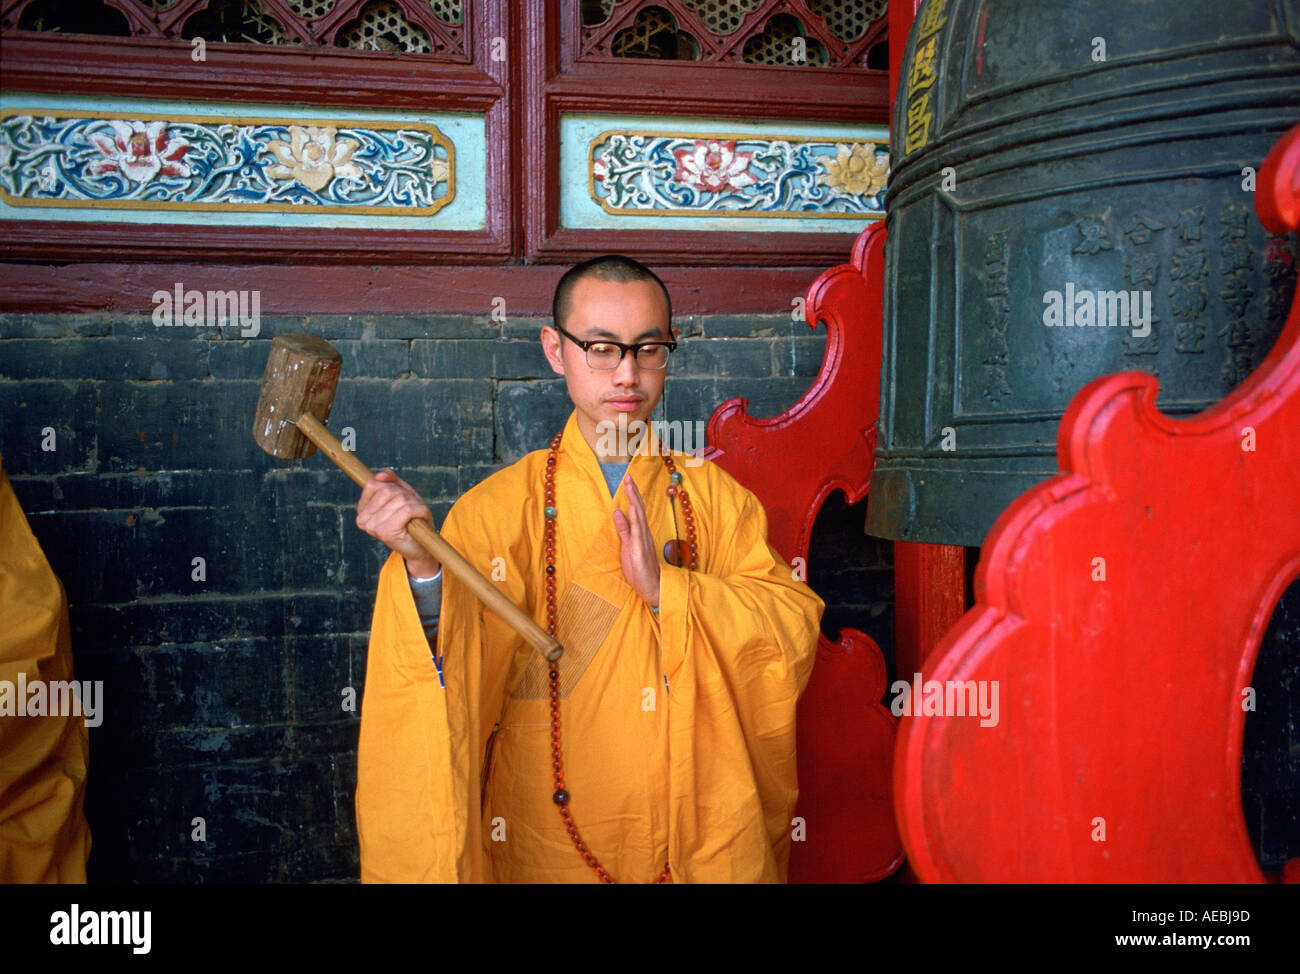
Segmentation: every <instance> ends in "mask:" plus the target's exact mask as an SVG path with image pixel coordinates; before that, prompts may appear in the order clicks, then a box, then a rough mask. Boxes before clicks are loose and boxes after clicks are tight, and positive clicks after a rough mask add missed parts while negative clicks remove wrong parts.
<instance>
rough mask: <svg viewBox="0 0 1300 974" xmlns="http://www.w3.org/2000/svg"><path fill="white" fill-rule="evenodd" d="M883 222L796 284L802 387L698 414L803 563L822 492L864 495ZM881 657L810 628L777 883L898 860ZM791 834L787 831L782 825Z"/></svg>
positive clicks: (843, 635) (773, 537)
mask: <svg viewBox="0 0 1300 974" xmlns="http://www.w3.org/2000/svg"><path fill="white" fill-rule="evenodd" d="M884 244H885V228H884V224H882V223H877V224H873V225H872V226H871V227H870V228H868V229H867V230H866V231H865V232H864V233H863V234H862V236H861V237H859V238H858V241H857V244H856V245H855V246H854V249H853V258H852V263H851V264H841V265H840V266H838V267H835V268H832V269H831V270H829V271H827V272H826V273H824V274H822V275H821V277H819V278H818V279H817V280H816V281H815V282H813V285H812V287H810V288H809V289H808V294H807V297H806V298H805V302H804V309H805V311H804V314H805V318H806V319H807V321H808V323H809V325H810V326H811V327H813V328H816V327H817V323H818V322H819V321H825V322H826V330H827V336H826V354H825V357H824V358H823V360H822V367H821V372H820V373H819V374H818V376H817V380H816V382H814V384H813V386H812V388H811V389H809V391H808V392H807V393H806V394H805V395H804V397H803V398H802V399H800V400H799V401H798V402H797V403H795V404H794V405H793V406H791V407H790V409H789V410H787V411H786V412H784V413H782V414H781V415H779V416H774V417H772V418H770V419H755V418H753V417H751V416H749V415H748V414H747V412H746V410H747V408H748V405H749V403H748V400H745V399H731V400H728V401H727V402H725V403H723V404H722V405H721V406H719V407H718V409H717V410H716V411H715V412H714V414H713V416H712V417H711V418H710V419H709V424H708V430H707V441H708V444H709V446H708V448H707V449H706V450H705V452H704V455H705V456H706V457H708V458H709V459H711V460H713V461H715V462H716V463H718V464H719V465H720V466H722V467H723V468H724V469H725V470H727V472H729V473H730V474H731V475H732V476H734V477H735V478H736V479H737V480H739V481H740V482H741V483H742V484H744V485H745V486H746V487H748V488H749V489H750V490H751V491H753V492H754V494H755V495H756V496H757V497H758V499H759V500H760V501H762V503H763V507H764V509H765V510H766V512H767V518H768V536H769V540H770V541H771V544H772V546H773V547H774V548H776V549H777V551H779V552H780V553H781V556H782V557H783V558H785V559H786V561H788V562H790V563H791V564H794V565H798V564H800V562H796V561H795V559H803V563H804V564H806V561H807V557H808V542H809V539H810V537H811V535H812V527H813V521H814V520H815V519H816V517H817V511H818V510H819V509H820V507H821V505H822V503H823V502H824V501H825V500H826V498H827V497H828V496H829V495H830V493H831V491H834V490H841V491H843V492H844V494H845V495H846V497H847V498H848V501H849V502H850V503H856V502H857V501H859V500H861V499H862V498H863V497H865V496H866V493H867V485H868V481H869V480H870V478H871V467H872V464H873V462H874V458H873V456H872V449H873V448H874V446H875V425H876V415H877V413H878V412H879V408H880V348H881V319H882V316H883V308H884V302H883V290H882V288H883V286H884V279H885V258H884ZM885 679H886V671H885V661H884V658H883V657H882V656H881V653H880V647H879V646H877V645H876V643H875V641H874V640H873V639H871V637H869V636H867V635H866V634H864V633H861V632H858V631H857V630H855V629H845V630H842V631H841V632H840V638H839V640H838V641H837V642H834V643H832V642H830V641H829V640H827V639H826V637H825V636H822V637H821V638H820V640H819V643H818V649H817V663H816V665H815V666H814V667H813V672H812V677H811V679H810V680H809V683H808V688H807V690H806V691H805V692H804V696H803V698H802V699H801V700H800V702H799V724H798V732H797V739H798V754H799V806H798V810H797V811H796V815H797V816H798V817H799V818H802V819H803V820H804V822H803V824H804V831H803V833H802V841H797V842H795V843H794V845H793V847H792V852H791V856H790V881H791V882H823V883H826V882H867V881H871V880H876V879H880V878H883V877H884V876H888V875H889V874H890V873H891V872H893V871H894V870H895V869H897V868H898V866H899V865H900V864H901V862H902V845H901V843H900V841H899V837H898V829H897V826H896V825H895V823H894V809H893V796H892V789H891V775H892V770H891V764H892V760H893V741H894V734H895V731H896V725H897V721H896V720H895V718H894V717H893V715H892V714H890V712H889V711H888V710H887V709H886V708H885V707H883V706H881V704H880V700H881V698H882V697H883V696H884V693H885ZM796 834H799V833H796Z"/></svg>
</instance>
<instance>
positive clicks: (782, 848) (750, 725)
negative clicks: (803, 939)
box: [356, 256, 824, 883]
mask: <svg viewBox="0 0 1300 974" xmlns="http://www.w3.org/2000/svg"><path fill="white" fill-rule="evenodd" d="M552 319H553V322H554V325H553V326H547V327H544V328H543V329H542V330H541V340H542V346H543V350H544V351H545V354H546V357H547V360H548V361H549V362H550V365H551V368H552V369H553V370H554V371H555V372H556V373H558V374H559V375H562V376H564V379H565V384H566V386H567V388H568V394H569V398H570V399H571V400H572V402H573V412H572V413H571V414H570V416H569V418H568V421H567V422H566V424H565V426H564V428H563V430H561V431H559V432H558V433H557V435H556V436H555V437H554V438H553V439H552V440H551V442H550V444H549V446H548V447H545V448H543V449H539V450H535V451H534V452H532V453H529V454H528V455H526V456H525V457H524V458H523V459H521V460H519V461H518V462H517V463H515V464H513V465H512V466H509V467H507V468H505V469H503V470H501V471H499V472H497V473H495V474H493V475H492V476H490V477H488V478H487V479H486V480H484V481H483V482H481V483H480V484H478V485H477V486H475V487H474V488H472V489H471V490H469V491H468V492H466V493H465V494H464V496H462V497H461V498H460V499H459V500H458V501H457V502H456V504H455V505H454V506H453V507H452V509H451V511H450V513H449V514H448V516H447V519H446V523H445V524H443V526H442V535H443V537H444V538H445V539H446V540H447V541H448V542H449V543H450V544H451V545H452V546H453V547H455V548H457V549H459V550H460V551H461V552H462V553H463V554H464V555H465V557H466V558H467V559H468V560H469V561H470V562H471V563H472V564H473V565H474V566H475V567H476V568H477V569H478V570H479V571H480V572H482V573H483V574H484V575H485V576H487V577H488V578H490V579H492V580H493V581H494V582H495V583H496V584H497V586H498V587H499V588H500V589H501V591H502V592H503V593H504V594H505V595H507V596H508V597H509V598H510V599H511V600H513V601H514V602H515V603H516V604H517V605H519V606H520V607H521V608H523V609H524V611H526V612H528V613H529V614H530V615H531V616H532V617H533V618H534V619H535V620H537V622H538V623H539V624H540V625H541V626H542V627H543V628H546V629H547V630H548V631H549V632H551V633H552V635H554V636H555V638H557V639H558V640H559V642H560V643H561V644H562V645H563V647H564V654H563V656H562V657H561V659H560V660H559V661H558V663H557V664H554V666H553V665H552V664H550V663H548V662H547V661H546V660H545V659H544V658H543V657H542V655H541V654H540V653H539V652H538V651H537V650H535V649H534V648H532V647H531V646H530V645H528V644H526V643H525V642H524V640H523V638H522V637H520V636H519V635H517V634H516V633H515V632H514V631H513V630H512V629H510V628H509V627H508V626H507V625H506V624H505V623H504V622H502V621H501V620H500V619H498V618H497V617H496V616H495V615H494V614H493V613H492V612H491V611H488V610H485V609H484V608H483V607H482V605H481V604H480V603H479V602H478V601H477V600H476V599H475V598H474V596H473V595H472V594H471V593H470V592H469V591H468V589H467V588H466V587H465V586H464V585H462V584H461V583H460V582H459V581H458V580H457V579H456V578H455V577H453V576H451V575H450V574H447V575H444V574H442V573H441V566H440V565H439V564H438V563H437V562H436V560H434V559H432V558H431V557H430V556H429V555H428V553H426V552H425V551H424V549H423V548H421V547H420V546H419V545H418V544H416V543H414V542H413V540H412V538H411V537H410V535H409V534H408V533H407V532H406V531H405V525H406V524H407V522H408V521H409V520H410V519H411V518H413V517H421V518H424V519H426V520H431V515H430V512H429V509H428V507H427V506H426V505H425V504H424V503H423V501H422V500H421V499H420V497H419V495H418V494H417V492H416V491H415V490H413V489H412V488H411V486H410V485H409V484H407V483H406V482H405V481H404V480H402V479H401V478H400V477H398V476H397V475H396V474H394V473H393V472H392V471H383V472H381V473H380V474H378V475H377V476H376V477H375V479H374V480H372V481H370V482H369V483H368V484H367V485H366V486H365V488H364V490H363V491H362V495H361V500H360V502H359V503H358V506H357V526H358V527H359V528H361V530H363V531H365V532H367V533H368V534H370V535H372V536H374V537H376V538H378V539H380V540H381V541H383V542H384V543H385V544H386V545H387V546H388V547H389V548H391V549H392V554H391V555H390V557H389V559H388V561H387V563H386V564H385V566H384V568H383V570H382V572H381V574H380V579H379V591H378V597H377V600H376V604H375V614H374V622H373V627H372V631H371V635H370V648H369V661H368V664H367V667H366V682H365V691H364V698H363V702H362V709H361V739H360V746H359V751H358V785H357V797H356V801H357V826H358V832H359V834H360V842H361V874H362V880H363V881H364V882H439V883H453V882H496V883H583V882H589V883H590V882H604V883H614V882H621V883H653V882H677V883H681V882H687V883H690V882H727V883H730V882H744V883H750V882H782V881H784V880H785V878H786V872H787V865H788V860H789V851H790V830H791V815H792V813H793V810H794V805H795V798H796V796H797V793H798V785H797V781H796V776H795V704H796V702H797V701H798V698H799V694H800V693H801V692H802V691H803V688H804V686H805V684H806V683H807V681H808V676H809V672H810V670H811V667H812V664H813V654H814V650H815V647H816V645H817V634H818V628H819V623H820V620H821V614H822V610H823V608H824V605H823V602H822V600H821V599H820V598H819V597H818V596H817V595H816V594H815V593H814V592H813V591H812V590H811V589H810V588H808V586H807V585H805V584H804V583H802V582H801V581H798V580H796V578H795V577H794V573H793V572H792V571H791V569H790V567H789V566H788V565H787V564H786V563H785V562H784V561H783V560H782V559H781V556H780V555H778V554H777V552H776V551H774V550H773V549H772V547H771V546H770V545H769V544H768V543H767V520H766V516H765V513H764V510H763V507H762V505H761V504H759V502H758V500H757V499H756V498H755V497H754V495H753V494H751V493H750V492H749V491H748V490H746V489H745V488H743V487H742V486H741V485H740V484H739V483H737V482H736V481H735V480H734V479H733V478H732V477H731V476H730V475H728V474H727V473H726V472H725V471H723V470H722V469H721V468H720V467H717V466H715V465H714V464H712V463H710V462H708V461H702V460H700V459H699V458H697V457H693V456H688V455H686V454H683V453H679V452H675V451H672V450H670V449H668V448H667V447H666V446H665V445H664V444H663V443H662V442H661V440H660V439H659V438H658V437H657V436H656V435H655V432H654V430H653V429H651V430H650V431H649V432H647V433H646V434H645V435H644V436H642V437H640V438H639V440H638V439H637V438H636V437H635V436H633V437H627V436H619V435H611V433H612V432H616V431H617V430H619V429H620V427H622V428H626V429H628V430H631V431H633V432H634V433H635V432H636V431H637V430H638V429H639V428H640V427H638V426H637V423H638V422H639V423H642V424H645V423H646V422H647V421H648V419H649V417H650V415H651V411H652V410H653V409H654V407H655V404H656V403H657V402H658V401H659V398H660V396H661V394H662V392H663V386H664V377H665V374H666V371H667V365H668V361H669V359H670V357H671V353H672V351H673V350H674V348H675V347H676V343H675V338H676V332H675V331H674V330H673V329H672V327H671V322H672V310H671V301H670V298H669V295H668V291H667V289H666V288H665V287H664V285H663V283H662V281H660V280H659V278H658V277H657V276H656V275H655V274H654V273H653V272H651V271H650V270H649V269H648V268H646V267H644V266H643V265H641V264H639V263H638V262H636V261H633V260H630V259H628V258H626V257H618V256H611V257H603V258H597V259H595V260H592V261H588V262H586V263H583V264H580V265H578V266H577V267H574V268H572V269H571V270H569V271H568V273H566V274H565V275H564V277H563V278H562V279H561V280H560V283H559V285H558V286H557V288H556V292H555V299H554V304H553V315H552ZM620 419H622V420H626V422H625V423H623V424H620Z"/></svg>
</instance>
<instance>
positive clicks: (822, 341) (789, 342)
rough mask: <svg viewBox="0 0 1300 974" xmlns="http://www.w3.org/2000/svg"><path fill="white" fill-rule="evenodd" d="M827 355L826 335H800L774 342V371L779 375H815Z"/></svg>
mask: <svg viewBox="0 0 1300 974" xmlns="http://www.w3.org/2000/svg"><path fill="white" fill-rule="evenodd" d="M825 357H826V335H825V334H824V333H823V334H818V335H810V336H804V335H798V336H795V337H785V338H778V339H775V340H773V342H772V366H773V368H772V372H773V374H774V375H779V376H809V377H812V376H815V375H817V374H818V373H819V372H820V371H821V367H822V359H824V358H825Z"/></svg>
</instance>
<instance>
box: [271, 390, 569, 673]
mask: <svg viewBox="0 0 1300 974" xmlns="http://www.w3.org/2000/svg"><path fill="white" fill-rule="evenodd" d="M293 422H294V425H295V426H296V427H297V428H298V431H299V432H300V433H302V435H303V436H305V437H307V439H309V440H311V441H312V442H313V443H315V444H316V447H317V449H319V450H320V452H321V453H323V454H325V455H326V456H327V457H329V458H330V459H331V460H333V461H334V462H335V463H336V464H338V465H339V467H340V469H342V470H343V472H344V473H346V474H347V475H348V476H349V477H351V478H352V479H353V480H354V481H356V483H357V484H358V485H359V486H361V487H364V486H365V485H366V484H367V483H369V482H370V481H372V480H374V479H375V475H374V473H373V472H371V470H370V468H369V467H367V466H366V465H365V464H364V463H362V462H361V461H360V460H358V459H357V458H356V457H355V456H353V455H352V454H351V453H349V452H348V451H347V450H345V449H343V444H341V443H340V442H339V441H338V439H337V438H335V436H334V434H333V433H331V432H330V431H329V430H327V429H326V428H325V427H324V426H323V425H321V422H320V421H319V420H318V419H317V418H316V417H315V416H313V415H312V414H311V413H302V414H301V415H299V416H298V418H297V419H296V420H294V421H293ZM406 530H407V531H408V532H409V533H410V535H411V537H413V538H414V539H415V540H416V541H418V542H419V543H420V547H422V548H423V549H424V550H425V551H427V552H428V553H429V554H431V555H433V557H435V558H437V559H438V561H439V562H441V563H442V565H443V567H444V568H447V569H449V570H450V571H451V573H452V574H453V575H455V576H456V577H457V578H458V579H460V581H461V582H463V583H464V584H465V586H466V587H468V588H469V590H470V591H471V592H473V593H474V594H475V595H477V596H478V597H479V600H480V601H482V603H483V604H484V605H485V606H487V607H488V608H489V609H491V610H492V611H493V612H495V613H496V614H497V615H498V616H500V617H501V618H502V619H504V620H505V621H506V622H507V623H509V625H510V627H511V628H512V629H514V630H515V632H517V633H519V635H521V636H523V637H524V638H525V639H526V640H528V642H530V643H531V644H532V645H533V646H535V647H537V649H538V650H540V651H541V653H542V655H543V656H545V657H546V659H547V660H548V661H549V662H552V663H554V662H555V661H556V660H558V659H559V658H560V656H561V655H562V654H563V653H564V650H563V649H562V648H561V646H560V644H559V643H557V642H556V641H555V640H554V639H552V638H551V636H550V633H548V632H547V631H546V630H545V629H543V628H542V627H541V626H539V625H538V624H537V623H536V622H534V621H533V620H532V618H531V617H530V616H529V615H528V614H527V613H525V612H524V610H523V609H521V608H519V606H517V605H515V604H514V603H513V602H511V601H510V600H509V599H508V598H506V597H505V596H504V595H502V594H501V590H500V589H498V588H497V587H496V586H495V585H493V584H492V583H491V582H490V581H488V580H487V579H486V578H484V577H483V575H482V573H481V572H479V570H478V569H477V568H475V567H474V566H473V565H471V564H470V563H469V562H468V561H466V560H465V558H464V557H463V556H462V555H461V553H460V552H459V551H457V550H456V549H455V548H453V547H452V546H451V545H449V544H447V542H445V541H443V540H442V538H441V537H440V536H439V534H438V532H436V531H434V530H433V528H431V527H429V523H428V522H427V521H425V520H423V519H422V518H418V517H417V518H412V519H411V520H410V521H408V522H407V524H406Z"/></svg>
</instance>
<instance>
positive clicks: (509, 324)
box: [500, 315, 551, 345]
mask: <svg viewBox="0 0 1300 974" xmlns="http://www.w3.org/2000/svg"><path fill="white" fill-rule="evenodd" d="M549 324H551V316H550V315H530V316H525V315H508V316H507V317H506V320H505V321H503V322H501V323H500V326H501V335H502V337H503V338H517V339H519V340H521V341H531V342H533V343H535V344H538V345H540V344H541V336H542V329H543V328H545V327H546V326H547V325H549Z"/></svg>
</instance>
